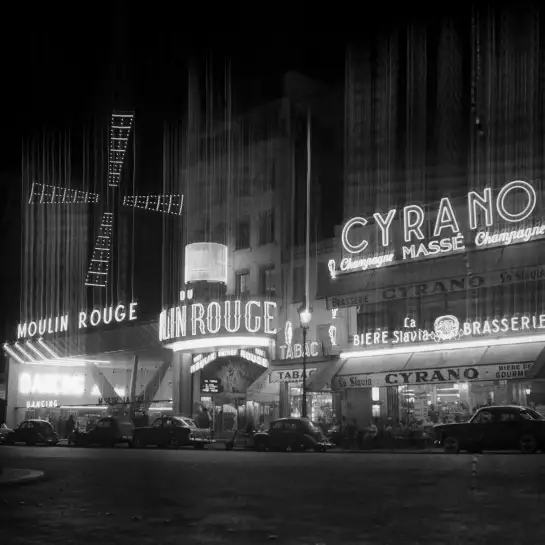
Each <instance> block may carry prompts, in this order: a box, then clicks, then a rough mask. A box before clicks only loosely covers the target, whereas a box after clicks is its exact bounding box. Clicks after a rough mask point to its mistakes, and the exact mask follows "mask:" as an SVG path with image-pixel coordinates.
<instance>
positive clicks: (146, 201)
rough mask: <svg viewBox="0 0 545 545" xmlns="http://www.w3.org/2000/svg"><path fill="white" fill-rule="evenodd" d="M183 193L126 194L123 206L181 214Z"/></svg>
mask: <svg viewBox="0 0 545 545" xmlns="http://www.w3.org/2000/svg"><path fill="white" fill-rule="evenodd" d="M183 204H184V196H183V195H153V194H152V195H127V196H125V197H123V206H130V207H132V208H141V209H142V210H149V211H150V212H161V213H163V214H175V215H177V216H180V215H181V214H182V206H183Z"/></svg>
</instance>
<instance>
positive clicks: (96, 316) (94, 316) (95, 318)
mask: <svg viewBox="0 0 545 545" xmlns="http://www.w3.org/2000/svg"><path fill="white" fill-rule="evenodd" d="M89 321H90V322H91V325H92V326H93V327H95V326H97V325H98V324H99V323H100V310H96V309H95V310H93V312H91V318H90V319H89ZM118 321H119V320H118Z"/></svg>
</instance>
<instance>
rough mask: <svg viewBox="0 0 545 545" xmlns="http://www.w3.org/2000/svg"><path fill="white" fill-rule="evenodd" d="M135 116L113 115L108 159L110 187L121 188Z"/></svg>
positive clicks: (127, 114)
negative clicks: (120, 182) (120, 181)
mask: <svg viewBox="0 0 545 545" xmlns="http://www.w3.org/2000/svg"><path fill="white" fill-rule="evenodd" d="M133 120H134V114H131V113H125V114H123V113H113V114H112V118H111V120H110V155H109V159H108V185H109V186H110V187H119V180H120V179H121V173H122V171H123V163H124V161H125V153H126V151H127V146H128V145H129V138H130V136H131V130H132V126H133Z"/></svg>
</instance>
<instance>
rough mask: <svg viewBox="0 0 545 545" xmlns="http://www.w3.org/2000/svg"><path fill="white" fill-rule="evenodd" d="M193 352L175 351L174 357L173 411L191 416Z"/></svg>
mask: <svg viewBox="0 0 545 545" xmlns="http://www.w3.org/2000/svg"><path fill="white" fill-rule="evenodd" d="M191 362H192V358H191V354H190V353H188V352H175V353H174V355H173V357H172V413H173V414H180V415H184V416H191V413H192V400H191V380H192V378H191Z"/></svg>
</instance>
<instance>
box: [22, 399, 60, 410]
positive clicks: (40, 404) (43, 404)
mask: <svg viewBox="0 0 545 545" xmlns="http://www.w3.org/2000/svg"><path fill="white" fill-rule="evenodd" d="M58 406H59V402H58V401H57V400H56V399H55V400H48V401H27V402H26V408H27V409H43V408H48V409H50V408H54V407H58Z"/></svg>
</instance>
